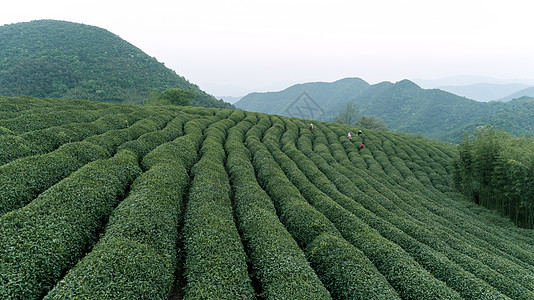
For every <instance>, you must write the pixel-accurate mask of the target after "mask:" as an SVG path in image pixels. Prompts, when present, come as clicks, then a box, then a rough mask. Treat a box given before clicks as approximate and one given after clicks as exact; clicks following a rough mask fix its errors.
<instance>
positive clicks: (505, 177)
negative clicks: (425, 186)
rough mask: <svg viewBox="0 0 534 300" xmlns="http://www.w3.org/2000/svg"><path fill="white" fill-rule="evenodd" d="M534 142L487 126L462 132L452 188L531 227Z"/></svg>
mask: <svg viewBox="0 0 534 300" xmlns="http://www.w3.org/2000/svg"><path fill="white" fill-rule="evenodd" d="M533 148H534V141H533V140H532V138H524V137H523V138H516V137H514V136H512V135H511V134H509V133H506V132H504V131H502V130H500V131H498V130H495V129H493V127H491V126H486V127H479V128H477V131H476V135H475V137H474V138H472V140H471V139H470V137H469V136H468V135H467V134H465V136H464V140H463V142H462V143H461V144H460V145H459V147H458V154H457V156H456V157H455V160H454V167H455V169H454V177H453V179H454V182H455V184H456V187H457V188H458V189H459V190H460V191H462V192H463V193H464V194H465V195H466V196H468V197H469V198H471V199H472V200H473V201H474V202H475V203H477V204H481V205H483V206H486V207H488V208H491V209H495V210H497V211H498V212H499V213H501V214H503V215H507V216H509V217H510V218H511V219H512V220H513V221H514V222H515V223H517V224H518V225H520V226H524V227H526V228H533V227H534V202H533V200H532V199H534V198H533V196H534V194H533V190H532V186H534V179H533V177H532V173H533V172H534V171H533V170H534V152H533V150H532V149H533Z"/></svg>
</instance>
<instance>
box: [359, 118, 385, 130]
mask: <svg viewBox="0 0 534 300" xmlns="http://www.w3.org/2000/svg"><path fill="white" fill-rule="evenodd" d="M357 123H358V125H359V126H361V127H363V128H365V129H373V130H378V131H387V130H388V128H387V126H386V125H385V124H384V122H382V120H380V119H378V118H376V117H366V116H362V117H360V119H358V122H357Z"/></svg>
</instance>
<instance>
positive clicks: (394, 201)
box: [0, 98, 534, 299]
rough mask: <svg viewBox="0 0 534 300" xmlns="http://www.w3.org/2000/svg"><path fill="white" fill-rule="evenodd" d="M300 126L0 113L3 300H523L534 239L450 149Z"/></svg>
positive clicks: (4, 108)
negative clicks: (464, 182) (465, 190)
mask: <svg viewBox="0 0 534 300" xmlns="http://www.w3.org/2000/svg"><path fill="white" fill-rule="evenodd" d="M308 125H309V122H308V121H305V120H300V119H294V118H287V117H280V116H274V115H266V114H261V113H251V112H244V111H240V110H228V109H205V108H192V107H138V106H126V105H114V104H105V103H98V102H89V101H81V100H80V101H72V100H71V101H67V100H42V99H33V98H0V148H1V149H0V165H1V166H0V216H1V217H0V298H1V299H40V298H44V299H534V234H533V231H532V230H527V229H520V228H517V227H515V226H514V225H512V224H511V222H510V221H508V220H507V219H506V218H504V217H500V216H498V215H497V214H496V213H494V212H491V211H488V210H486V209H484V208H480V207H477V206H475V205H474V204H472V203H471V202H469V201H467V200H466V199H465V197H464V196H462V195H461V194H459V193H458V192H456V191H455V190H454V189H453V188H452V181H451V172H452V166H451V161H452V157H453V154H454V152H455V151H456V149H455V147H454V146H452V145H449V144H445V143H441V142H437V141H431V140H427V139H423V138H419V137H416V136H413V135H405V134H399V133H384V132H375V131H371V130H366V131H364V134H363V135H362V136H358V135H355V134H353V136H354V138H353V139H352V141H349V140H348V139H347V138H346V135H347V132H348V131H351V132H357V130H358V129H359V128H349V127H348V126H342V125H336V124H330V123H317V124H315V122H314V125H315V129H314V131H313V132H310V130H309V129H308ZM362 140H364V141H365V148H363V149H362V150H361V151H360V150H358V148H359V146H360V144H361V142H362Z"/></svg>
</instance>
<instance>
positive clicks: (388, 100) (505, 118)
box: [234, 78, 534, 142]
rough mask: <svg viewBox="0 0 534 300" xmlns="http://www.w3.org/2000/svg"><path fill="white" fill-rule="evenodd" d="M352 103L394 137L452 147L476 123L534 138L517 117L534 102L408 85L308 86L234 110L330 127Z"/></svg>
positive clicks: (250, 99)
mask: <svg viewBox="0 0 534 300" xmlns="http://www.w3.org/2000/svg"><path fill="white" fill-rule="evenodd" d="M303 93H305V95H307V98H309V99H313V101H308V103H306V104H310V103H311V104H312V105H311V106H312V108H315V110H314V111H313V112H315V113H316V114H315V115H313V114H311V113H308V111H309V110H306V104H303V101H302V98H299V97H300V95H302V94H303ZM347 102H354V103H355V104H356V105H357V106H358V108H359V109H360V114H361V115H365V116H373V117H377V118H379V119H381V120H382V121H384V123H385V124H386V125H387V127H388V128H390V129H392V130H394V131H402V132H407V133H416V134H423V135H425V136H428V137H431V138H438V139H444V140H447V141H455V142H456V141H458V140H459V139H461V136H462V131H463V130H464V129H466V128H470V127H472V125H473V124H474V123H476V124H478V123H480V122H489V121H491V123H490V124H491V125H494V126H495V127H499V126H503V127H502V128H503V129H505V130H507V131H509V132H511V133H513V134H516V135H528V136H532V135H534V131H532V130H531V128H532V125H534V123H533V122H534V121H533V120H534V118H521V119H520V120H519V119H514V117H513V116H514V115H516V114H517V115H524V114H525V110H524V109H527V111H531V110H532V109H534V107H532V106H533V105H534V104H533V103H531V102H527V103H523V104H522V105H520V106H519V105H515V104H513V103H501V102H489V103H482V102H477V101H474V100H470V99H467V98H464V97H460V96H457V95H454V94H451V93H448V92H445V91H442V90H438V89H422V88H420V87H419V86H418V85H416V84H415V83H413V82H411V81H409V80H402V81H399V82H397V83H391V82H382V83H378V84H374V85H369V84H367V83H366V82H365V81H363V80H361V79H359V78H346V79H342V80H339V81H336V82H332V83H324V82H319V83H306V84H299V85H295V86H292V87H289V88H287V89H285V90H283V91H280V92H271V93H253V94H249V95H247V96H245V97H243V98H242V99H241V100H239V101H238V102H236V103H234V105H235V106H236V107H237V108H241V109H245V110H251V111H257V112H263V113H272V114H279V115H284V116H298V117H303V116H306V117H307V118H309V119H318V120H322V121H330V120H331V119H332V117H333V116H334V115H336V114H337V113H338V112H339V111H340V110H342V109H343V108H344V107H345V104H346V103H347ZM294 107H297V108H299V112H300V113H301V114H297V113H295V110H294V109H291V108H294ZM319 112H320V113H319ZM505 112H506V113H505ZM512 123H513V124H514V125H513V126H511V125H512ZM479 125H480V124H479ZM481 125H486V124H481ZM508 125H510V126H508ZM477 126H478V125H477Z"/></svg>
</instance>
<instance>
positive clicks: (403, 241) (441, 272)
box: [299, 152, 528, 299]
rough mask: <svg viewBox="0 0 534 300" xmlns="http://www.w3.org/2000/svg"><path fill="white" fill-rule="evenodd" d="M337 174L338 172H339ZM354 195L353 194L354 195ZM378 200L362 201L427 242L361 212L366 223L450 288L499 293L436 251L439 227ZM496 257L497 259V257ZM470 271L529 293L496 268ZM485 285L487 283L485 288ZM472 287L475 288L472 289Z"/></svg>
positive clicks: (467, 293)
mask: <svg viewBox="0 0 534 300" xmlns="http://www.w3.org/2000/svg"><path fill="white" fill-rule="evenodd" d="M327 155H328V153H325V152H322V153H320V155H317V158H316V160H315V161H316V162H317V160H318V159H319V157H320V158H324V157H326V156H327ZM301 164H302V163H300V162H299V165H301ZM321 165H323V167H322V170H323V172H325V174H327V175H328V174H329V172H326V171H325V169H326V168H327V164H324V163H322V164H321ZM330 165H331V163H330ZM332 167H335V168H336V169H337V170H343V169H344V168H343V167H342V166H335V165H333V166H332ZM330 173H331V172H330ZM332 176H334V175H332ZM337 176H340V175H339V174H338V175H337ZM351 178H354V177H351ZM339 184H340V183H338V186H340V187H342V186H343V184H342V185H339ZM347 184H348V185H350V183H348V182H347V181H346V182H345V184H344V185H347ZM357 189H358V188H357V187H356V186H348V187H347V188H346V189H343V190H344V191H345V192H346V193H350V191H355V190H357ZM369 192H370V191H367V192H366V193H365V194H358V196H357V197H358V199H359V201H362V200H364V199H367V198H368V195H369V196H373V194H372V193H371V194H369ZM353 197H356V195H355V196H353ZM377 199H378V198H377V197H376V196H374V197H373V199H367V200H366V201H363V202H364V203H365V204H364V205H365V206H366V207H370V208H372V211H375V212H378V215H379V216H381V217H383V218H385V219H386V220H389V221H391V222H393V223H394V224H395V225H396V226H399V228H400V229H402V230H404V231H406V232H407V233H411V234H412V235H413V238H416V239H419V240H420V241H421V242H424V243H426V244H427V245H423V244H421V243H419V242H417V241H415V240H414V239H413V238H412V237H409V236H407V235H406V234H405V233H404V232H402V231H400V230H398V229H396V228H394V226H392V224H387V223H384V222H383V221H381V219H379V218H377V217H376V216H373V215H369V214H363V215H361V214H360V215H361V217H362V218H363V219H365V220H367V222H368V223H370V224H372V225H373V227H374V228H377V229H378V230H379V231H380V232H381V233H382V235H384V236H385V237H387V238H388V239H390V240H392V241H394V242H395V243H397V244H398V245H400V246H402V247H403V248H404V249H406V251H408V252H409V253H411V254H412V255H413V256H414V257H415V258H416V259H417V260H418V261H419V262H420V263H421V264H423V265H424V266H425V267H426V268H427V269H428V270H432V271H433V273H434V274H436V276H437V277H438V278H441V279H442V280H444V281H446V282H447V283H448V284H449V285H450V286H451V287H455V288H456V289H457V290H458V291H460V292H462V295H463V296H464V297H467V298H472V299H478V298H480V297H481V295H484V296H485V297H487V296H489V295H491V294H492V292H491V291H492V290H493V291H494V292H493V294H494V296H493V297H494V298H495V297H497V296H496V295H498V293H495V290H494V289H493V288H491V287H488V286H487V285H486V284H485V283H484V282H482V283H481V282H479V283H476V281H477V280H476V279H474V278H473V276H472V275H471V274H468V273H466V272H465V271H464V270H462V269H459V268H458V266H457V265H455V264H454V263H452V262H451V261H448V260H447V258H445V257H443V255H442V254H440V253H439V252H438V251H444V250H446V249H448V248H449V247H448V245H446V244H444V243H443V241H442V240H440V239H439V237H437V236H436V235H435V234H434V231H435V230H438V228H435V229H433V228H430V230H429V229H427V228H426V227H420V226H419V225H417V224H416V223H411V222H410V221H409V220H410V218H409V217H402V216H403V215H402V211H397V212H390V211H389V210H385V209H383V208H381V207H380V206H379V205H377V204H378V203H379V202H377V201H376V200H377ZM399 200H400V199H399ZM398 202H400V201H398ZM347 203H348V204H345V207H350V206H352V208H351V211H352V212H357V211H361V210H360V209H359V208H358V207H357V206H356V207H354V205H351V203H350V202H347ZM429 246H430V247H432V248H434V250H432V249H430V248H429ZM471 247H472V246H471ZM435 251H436V252H435ZM446 254H447V255H448V256H449V257H450V258H451V260H454V258H455V256H456V255H457V254H456V253H454V251H446ZM495 259H497V260H499V259H500V258H498V257H497V258H495ZM471 260H472V259H471ZM469 270H470V271H475V272H474V274H475V275H478V276H479V277H480V276H481V278H482V279H484V280H488V279H501V280H500V281H499V282H500V283H499V284H496V280H490V281H488V282H490V283H492V284H493V285H494V286H495V287H498V288H499V290H501V291H503V292H504V293H506V294H508V295H510V296H518V293H519V294H520V295H523V296H524V294H525V293H527V294H528V291H527V290H525V289H524V288H521V287H520V286H518V284H517V283H514V282H513V281H511V280H509V279H506V278H505V279H504V280H503V278H500V277H502V276H498V275H500V274H498V273H496V272H495V271H493V270H491V269H489V268H488V267H486V266H484V267H483V268H478V269H476V270H473V268H470V269H469ZM491 272H493V275H494V276H493V277H491V278H488V276H486V274H491ZM523 274H524V273H523ZM484 285H486V287H485V288H484ZM468 287H469V288H468ZM473 287H477V288H476V289H475V288H473ZM503 287H504V288H503ZM501 297H502V296H501Z"/></svg>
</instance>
